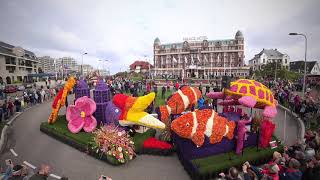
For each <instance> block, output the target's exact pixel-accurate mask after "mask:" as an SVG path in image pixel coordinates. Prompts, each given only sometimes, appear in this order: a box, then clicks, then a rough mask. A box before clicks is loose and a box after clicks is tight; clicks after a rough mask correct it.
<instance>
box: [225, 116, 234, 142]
mask: <svg viewBox="0 0 320 180" xmlns="http://www.w3.org/2000/svg"><path fill="white" fill-rule="evenodd" d="M227 126H228V127H229V132H228V133H227V135H226V137H227V138H228V139H230V140H231V139H233V135H234V129H235V127H236V123H235V122H234V121H227Z"/></svg>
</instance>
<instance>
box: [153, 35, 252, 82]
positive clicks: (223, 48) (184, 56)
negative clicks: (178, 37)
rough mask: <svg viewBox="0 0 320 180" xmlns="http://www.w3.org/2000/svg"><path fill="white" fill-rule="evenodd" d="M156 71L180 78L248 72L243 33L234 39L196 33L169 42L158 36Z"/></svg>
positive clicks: (236, 74)
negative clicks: (194, 36) (163, 41)
mask: <svg viewBox="0 0 320 180" xmlns="http://www.w3.org/2000/svg"><path fill="white" fill-rule="evenodd" d="M153 73H154V74H155V75H156V76H162V75H164V74H168V75H171V76H173V77H181V78H209V77H211V78H213V77H220V76H223V75H233V76H247V75H249V67H248V66H245V64H244V37H243V35H242V33H241V31H238V32H237V33H236V35H235V38H234V39H224V40H207V38H206V37H197V38H184V41H183V42H179V43H169V44H161V42H160V39H159V38H156V39H155V41H154V69H153Z"/></svg>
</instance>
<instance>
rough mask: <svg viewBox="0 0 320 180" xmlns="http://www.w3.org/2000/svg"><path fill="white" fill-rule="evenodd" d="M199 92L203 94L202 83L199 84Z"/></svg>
mask: <svg viewBox="0 0 320 180" xmlns="http://www.w3.org/2000/svg"><path fill="white" fill-rule="evenodd" d="M199 91H200V92H201V94H202V83H201V82H200V84H199Z"/></svg>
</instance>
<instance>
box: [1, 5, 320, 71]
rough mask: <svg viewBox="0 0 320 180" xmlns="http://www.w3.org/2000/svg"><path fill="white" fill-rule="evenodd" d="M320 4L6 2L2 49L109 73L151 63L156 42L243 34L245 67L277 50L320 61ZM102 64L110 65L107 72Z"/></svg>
mask: <svg viewBox="0 0 320 180" xmlns="http://www.w3.org/2000/svg"><path fill="white" fill-rule="evenodd" d="M319 7H320V1H319V0H304V1H301V0H281V1H279V0H267V1H266V0H156V1H155V0H114V1H110V0H86V1H85V0H28V1H21V0H1V1H0V17H1V25H0V41H4V42H7V43H9V44H12V45H15V46H21V47H23V48H25V49H28V50H31V51H33V52H35V53H36V55H37V56H38V57H40V56H45V55H48V56H51V57H54V58H59V57H65V56H71V57H73V58H75V59H76V60H78V61H79V62H81V57H82V56H81V55H82V54H83V53H85V52H87V53H88V54H87V55H85V56H84V58H83V60H84V63H86V64H91V65H93V66H94V67H99V66H100V67H102V66H104V68H107V69H110V70H111V72H112V73H115V72H118V71H120V70H121V71H123V70H127V69H128V67H129V65H130V64H131V63H133V62H134V61H135V60H149V61H150V62H151V61H153V42H154V39H155V38H156V37H158V38H159V39H160V41H161V43H174V42H182V41H183V38H184V37H198V36H207V37H208V39H209V40H216V39H231V38H234V36H235V33H236V32H237V31H238V30H240V31H242V33H243V35H244V38H245V60H246V62H248V60H250V59H252V58H253V56H254V55H255V54H257V53H259V52H260V51H261V50H262V49H263V48H268V49H269V48H273V49H275V48H277V49H278V50H279V51H280V52H282V53H286V54H288V55H289V56H290V58H291V60H302V59H304V39H303V37H300V36H289V35H288V33H289V32H298V33H304V34H306V35H307V37H308V56H307V57H308V58H307V59H308V60H320V43H319V42H320V20H319V19H318V18H319V17H320V11H319V10H318V9H319ZM98 60H108V62H105V64H104V65H102V63H101V62H100V63H99V61H98Z"/></svg>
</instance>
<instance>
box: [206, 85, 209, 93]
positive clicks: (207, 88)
mask: <svg viewBox="0 0 320 180" xmlns="http://www.w3.org/2000/svg"><path fill="white" fill-rule="evenodd" d="M209 92H210V86H209V85H208V86H206V94H207V93H209Z"/></svg>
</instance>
